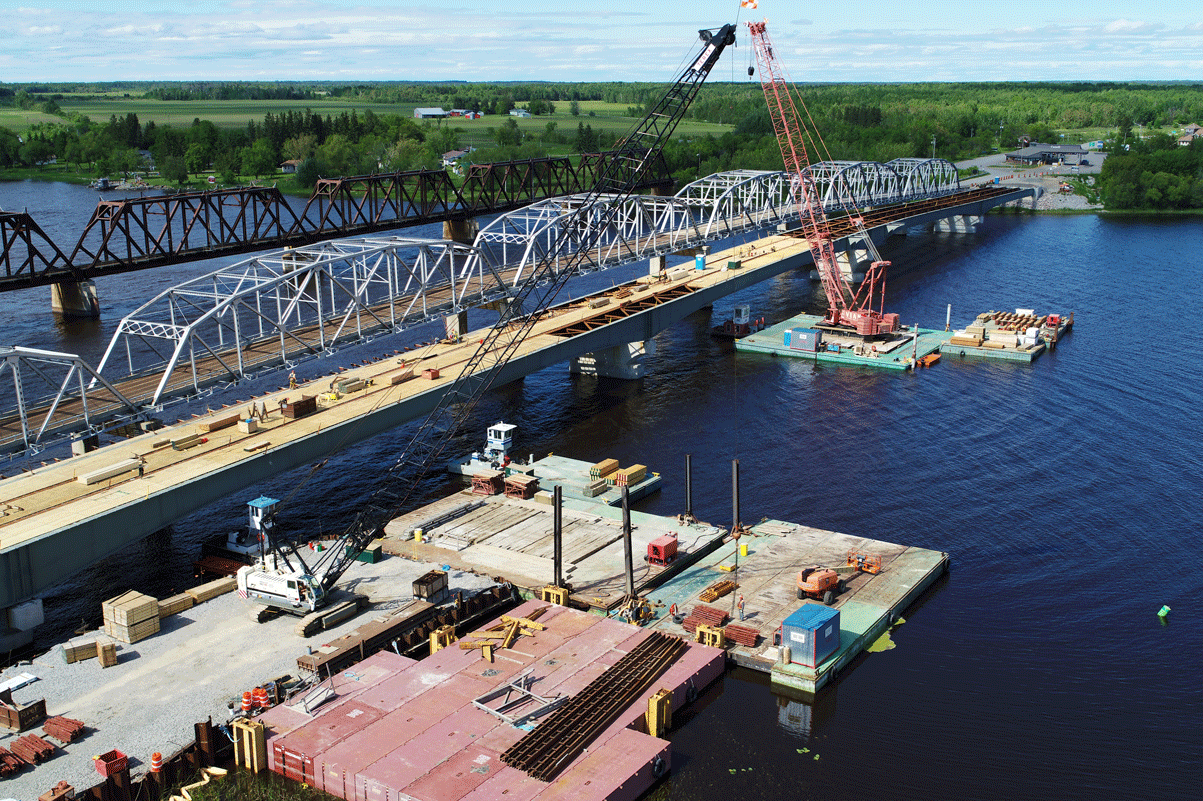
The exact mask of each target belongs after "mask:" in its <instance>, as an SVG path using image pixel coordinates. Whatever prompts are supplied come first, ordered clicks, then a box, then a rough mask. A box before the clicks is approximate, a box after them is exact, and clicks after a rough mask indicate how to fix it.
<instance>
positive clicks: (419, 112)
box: [414, 108, 447, 120]
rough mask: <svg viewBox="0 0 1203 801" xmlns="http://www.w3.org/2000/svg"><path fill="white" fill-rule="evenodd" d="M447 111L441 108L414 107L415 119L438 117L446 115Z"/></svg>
mask: <svg viewBox="0 0 1203 801" xmlns="http://www.w3.org/2000/svg"><path fill="white" fill-rule="evenodd" d="M446 116H447V112H445V111H443V110H442V109H441V108H416V109H414V119H418V120H428V119H435V118H438V117H446Z"/></svg>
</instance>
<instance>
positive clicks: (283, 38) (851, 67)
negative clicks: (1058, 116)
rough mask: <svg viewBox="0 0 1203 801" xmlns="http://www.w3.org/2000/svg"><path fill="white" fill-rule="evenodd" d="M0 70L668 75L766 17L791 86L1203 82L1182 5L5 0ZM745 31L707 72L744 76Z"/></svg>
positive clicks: (561, 77)
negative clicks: (721, 31) (715, 34)
mask: <svg viewBox="0 0 1203 801" xmlns="http://www.w3.org/2000/svg"><path fill="white" fill-rule="evenodd" d="M4 3H5V6H4V11H5V13H3V14H0V41H3V42H5V46H4V47H3V48H2V49H0V81H5V82H21V81H35V80H43V81H80V80H98V81H111V80H312V79H330V80H351V79H362V80H477V81H488V80H553V81H572V80H584V81H608V80H616V81H617V80H622V81H660V80H667V79H668V78H670V77H672V76H673V75H674V74H675V73H676V72H677V71H678V68H679V67H680V66H681V63H682V61H683V59H684V57H685V56H686V55H687V53H688V52H690V51H691V50H692V49H693V47H694V35H695V34H694V32H695V31H696V29H697V28H700V27H717V26H718V25H720V24H722V23H723V22H727V21H732V20H734V18H735V17H736V14H737V12H738V13H739V19H740V21H741V22H743V21H746V20H748V19H760V18H767V19H768V21H769V33H770V35H771V36H772V37H773V41H774V43H775V44H776V47H777V52H778V56H779V57H780V59H781V61H782V63H783V64H784V65H785V67H786V70H787V72H788V74H789V75H790V76H791V77H792V78H793V79H794V80H797V81H887V82H888V81H1001V80H1201V79H1203V22H1201V21H1200V19H1201V18H1203V15H1199V14H1198V13H1197V7H1195V6H1193V4H1189V3H1166V2H1161V3H1152V2H1133V0H1127V2H1112V0H1095V1H1094V2H1089V3H1048V4H1034V3H1002V2H998V1H997V0H993V1H992V2H981V1H980V0H960V2H946V1H945V0H911V1H910V2H902V0H865V1H864V2H857V0H843V1H842V2H828V1H827V0H818V1H817V2H800V0H791V1H790V2H786V0H759V8H758V9H757V10H756V11H748V10H746V9H745V10H742V11H740V10H739V8H738V5H739V4H738V0H722V2H719V1H718V0H695V1H694V2H682V1H681V0H640V2H629V1H628V0H593V1H592V2H586V1H585V0H555V2H549V1H547V0H525V2H521V3H503V2H495V1H493V0H488V1H486V0H446V1H445V2H423V3H415V2H408V1H403V0H392V1H391V2H385V0H360V1H359V2H336V1H335V0H194V1H193V2H187V0H183V1H181V0H172V2H163V0H142V2H136V3H134V2H127V1H126V0H110V1H109V2H93V1H92V0H82V1H81V0H75V1H74V2H70V1H69V0H4ZM749 55H750V48H749V47H747V46H746V33H742V32H741V38H740V43H739V47H737V48H736V49H735V50H734V51H729V53H728V55H727V56H725V57H724V60H723V62H721V63H720V66H719V67H718V68H717V70H716V72H715V73H714V74H713V75H712V79H726V80H732V79H734V80H746V69H745V68H746V66H747V62H748V57H749Z"/></svg>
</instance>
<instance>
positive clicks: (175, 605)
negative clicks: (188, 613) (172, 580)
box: [159, 592, 196, 618]
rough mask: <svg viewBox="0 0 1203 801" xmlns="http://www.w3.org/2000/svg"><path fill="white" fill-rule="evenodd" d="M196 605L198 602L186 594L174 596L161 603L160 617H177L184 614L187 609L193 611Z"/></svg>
mask: <svg viewBox="0 0 1203 801" xmlns="http://www.w3.org/2000/svg"><path fill="white" fill-rule="evenodd" d="M195 603H196V600H195V599H194V598H193V597H192V596H191V595H189V594H188V593H186V592H181V593H180V594H179V595H173V596H171V597H170V598H164V599H163V600H162V601H159V617H160V618H164V617H167V616H168V615H176V614H179V613H180V612H183V611H184V610H185V609H191V608H192V606H193V605H194V604H195Z"/></svg>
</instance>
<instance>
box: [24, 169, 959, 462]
mask: <svg viewBox="0 0 1203 801" xmlns="http://www.w3.org/2000/svg"><path fill="white" fill-rule="evenodd" d="M809 169H810V170H811V171H812V174H813V176H814V179H815V183H816V186H817V187H818V188H819V190H820V192H821V194H822V197H823V200H824V205H825V206H826V207H827V208H828V209H829V210H830V211H832V212H837V211H839V210H840V209H851V208H865V207H868V206H877V205H885V204H889V203H897V202H901V201H908V200H920V199H924V198H931V197H938V196H941V195H946V194H949V193H952V192H956V191H958V190H959V189H960V188H961V187H960V183H959V180H958V178H957V172H956V168H955V167H954V166H953V165H952V164H950V163H949V162H947V161H944V160H943V159H934V160H927V159H899V160H897V161H893V162H890V163H889V164H877V163H871V162H825V163H821V164H815V165H812V166H811V167H810V168H809ZM795 181H796V179H795ZM795 181H791V176H789V175H787V174H786V173H784V172H761V171H750V170H737V171H732V172H724V173H718V174H715V175H710V176H707V177H705V178H702V179H700V180H698V181H695V182H693V183H691V184H689V185H688V186H685V187H684V188H682V189H681V190H680V191H679V192H678V193H677V194H676V195H674V196H672V197H654V196H647V195H639V196H633V197H630V198H628V199H626V200H623V201H616V200H615V199H613V198H605V197H603V198H601V199H599V200H598V201H597V202H596V204H595V206H594V209H592V210H590V211H589V212H588V213H586V215H584V216H583V217H581V216H576V217H573V218H572V219H574V220H575V221H576V223H575V224H576V225H577V226H578V230H577V231H568V232H563V231H561V228H562V226H563V225H564V224H565V223H566V221H567V220H568V219H569V218H570V213H571V212H572V211H574V210H575V209H576V208H577V207H578V206H579V205H580V203H581V202H582V197H581V196H567V197H561V198H555V199H551V200H546V201H542V202H539V203H536V204H534V205H532V206H528V207H526V208H523V209H519V210H517V211H513V212H510V213H508V214H504V215H501V216H499V217H497V218H496V219H494V220H493V221H492V222H491V223H489V224H488V225H487V226H486V227H484V228H482V229H481V231H480V233H479V234H478V235H477V237H476V239H475V241H474V242H473V243H472V244H471V245H467V244H460V243H456V242H451V241H445V240H429V239H415V238H409V237H368V238H362V239H344V240H330V241H326V242H321V243H316V244H313V245H306V246H303V247H299V248H291V249H284V250H276V251H272V252H268V253H264V254H260V255H257V256H254V257H252V258H248V259H245V260H243V261H241V262H238V263H236V264H233V265H231V266H229V267H223V268H220V269H218V270H215V271H213V272H211V273H208V274H206V275H202V276H199V277H197V278H194V279H192V280H189V281H187V282H184V283H182V284H179V285H177V286H174V287H172V288H170V289H168V290H166V291H164V292H162V293H160V294H159V295H157V296H156V297H154V298H153V299H151V300H150V301H148V302H147V303H145V304H143V305H142V306H141V307H140V308H138V309H137V310H135V311H134V312H133V313H131V314H129V315H128V316H127V317H125V318H124V319H123V320H122V321H121V323H120V325H119V326H118V328H117V331H116V332H115V333H114V335H113V338H112V340H111V341H110V343H109V346H108V348H107V350H106V351H105V355H104V357H103V359H102V360H101V362H100V365H99V367H98V368H97V370H96V374H97V376H96V377H95V378H94V379H93V381H92V383H91V385H90V387H95V386H96V385H97V383H98V382H99V381H100V380H101V377H103V380H105V381H107V382H108V383H110V384H111V385H112V386H113V387H115V388H120V390H121V392H122V393H123V396H122V397H121V399H120V401H118V402H117V403H116V404H114V407H113V410H114V416H129V410H130V407H131V405H137V406H138V407H139V408H141V409H143V410H147V411H150V410H155V409H158V408H161V406H162V404H163V403H164V402H166V401H167V400H169V399H171V398H180V397H188V396H194V395H197V394H200V393H202V392H203V391H205V390H206V389H207V388H210V387H213V386H216V385H222V384H230V383H236V382H238V381H240V380H243V379H247V378H251V377H254V376H256V375H260V374H262V373H265V372H267V371H270V370H276V369H279V368H280V367H281V366H291V365H293V364H295V363H296V362H298V361H301V360H304V359H309V358H318V357H322V356H325V355H328V354H331V353H333V352H335V351H337V350H340V349H343V348H346V347H348V346H351V345H355V344H360V343H364V342H367V341H370V340H371V339H373V338H375V337H378V336H381V335H385V334H391V333H397V332H400V331H403V330H406V329H409V328H414V327H416V326H420V325H425V324H428V323H431V322H435V321H439V320H443V319H445V318H447V317H449V316H451V315H456V314H459V313H460V312H463V311H467V310H469V309H473V308H480V307H484V306H489V305H490V304H497V303H504V302H506V301H507V299H508V298H509V297H510V296H511V295H512V294H513V292H514V289H515V288H516V287H518V286H520V285H521V284H522V282H523V281H526V280H528V279H529V276H530V274H531V271H532V270H533V268H534V267H535V266H536V265H537V264H538V263H539V261H540V259H541V258H542V256H543V255H544V254H545V253H547V252H549V251H550V250H551V248H552V246H553V244H554V243H555V242H556V241H557V240H558V238H559V237H560V236H561V235H562V234H565V233H566V234H567V236H569V237H570V241H579V240H580V238H581V234H583V233H585V232H586V231H587V230H588V226H591V225H600V224H601V222H600V221H601V220H603V219H605V218H606V217H607V216H609V218H610V224H609V225H606V227H605V230H603V231H601V233H600V236H599V237H598V238H597V239H596V244H595V245H594V246H593V248H592V249H591V251H590V253H589V254H588V258H586V259H584V260H583V261H582V262H580V263H579V264H578V266H577V268H576V269H577V270H578V271H579V272H581V273H588V272H592V271H597V270H603V269H607V268H610V267H615V266H618V265H622V264H629V263H633V262H638V261H645V260H648V259H650V258H652V257H655V256H663V255H666V254H670V253H676V252H679V251H683V250H688V249H691V248H696V247H699V246H701V245H704V244H707V243H709V242H714V241H718V240H723V239H727V238H730V237H732V236H735V235H738V234H745V233H749V232H753V231H757V230H765V229H771V228H774V227H777V226H779V225H790V224H792V223H795V222H796V221H797V214H798V211H797V209H798V205H797V203H796V200H795V186H796V183H795ZM615 202H620V203H621V208H620V209H619V210H618V213H617V214H616V215H603V214H602V204H610V205H612V204H613V203H615ZM63 356H68V357H69V355H67V354H63ZM11 374H12V375H17V374H18V371H17V369H16V366H15V365H14V367H13V369H12V370H11ZM2 378H3V376H2V375H0V379H2ZM6 389H7V388H6V387H3V386H0V400H7V398H6V397H5V394H6V393H5V390H6ZM114 391H115V390H114ZM15 394H16V397H15V398H13V399H12V400H10V401H8V403H7V404H6V405H9V406H12V405H13V401H15V407H16V408H15V409H11V408H10V412H9V413H10V414H13V415H15V416H17V417H19V418H20V419H21V420H22V428H24V430H25V432H31V431H36V430H47V429H54V428H58V427H57V426H52V425H48V424H45V423H43V424H41V425H40V426H39V425H35V424H32V421H30V420H29V418H30V416H31V414H33V413H32V412H31V407H30V400H29V398H28V397H26V395H25V394H23V393H20V392H19V391H18V392H17V393H15ZM60 394H61V393H60ZM81 394H82V393H81ZM127 399H128V400H127ZM59 405H60V406H61V403H59ZM51 414H53V412H52V413H51ZM91 422H92V421H91V420H89V423H91ZM24 439H25V440H26V441H25V445H26V447H27V448H28V447H30V446H31V445H36V443H35V442H34V441H33V440H36V439H37V437H33V438H32V439H31V438H30V437H29V435H28V433H26V436H25V437H24Z"/></svg>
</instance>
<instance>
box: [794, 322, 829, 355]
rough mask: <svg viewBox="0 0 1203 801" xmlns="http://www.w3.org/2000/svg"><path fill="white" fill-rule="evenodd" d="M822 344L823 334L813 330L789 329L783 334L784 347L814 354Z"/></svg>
mask: <svg viewBox="0 0 1203 801" xmlns="http://www.w3.org/2000/svg"><path fill="white" fill-rule="evenodd" d="M822 344H823V332H822V331H818V330H816V329H814V328H790V329H788V330H787V331H786V332H785V347H787V348H790V349H792V350H805V351H809V352H810V353H814V352H815V351H816V350H819V349H820V346H821V345H822Z"/></svg>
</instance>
